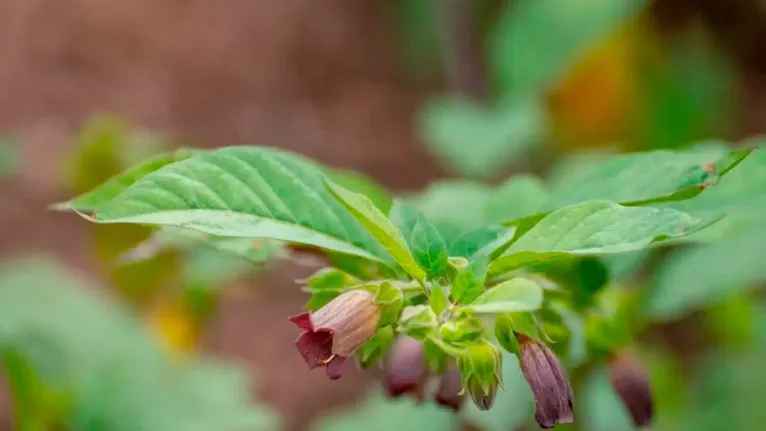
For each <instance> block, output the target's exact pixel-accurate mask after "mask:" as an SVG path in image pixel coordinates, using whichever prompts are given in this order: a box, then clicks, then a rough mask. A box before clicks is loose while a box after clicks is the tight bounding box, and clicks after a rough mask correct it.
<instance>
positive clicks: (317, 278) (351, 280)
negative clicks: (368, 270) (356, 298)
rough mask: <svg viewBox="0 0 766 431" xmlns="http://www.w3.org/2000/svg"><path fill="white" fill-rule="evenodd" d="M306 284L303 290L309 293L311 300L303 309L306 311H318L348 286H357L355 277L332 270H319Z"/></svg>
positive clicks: (357, 282) (357, 281)
mask: <svg viewBox="0 0 766 431" xmlns="http://www.w3.org/2000/svg"><path fill="white" fill-rule="evenodd" d="M306 282H307V284H308V285H307V286H306V287H305V288H304V289H303V290H304V291H306V292H310V293H311V298H310V299H309V301H308V302H307V303H306V305H304V307H303V308H304V309H306V310H318V309H320V308H322V307H323V306H325V305H327V303H329V302H330V301H332V300H333V299H335V297H336V296H338V295H340V294H341V293H343V291H345V290H346V289H348V288H349V287H350V286H353V285H356V284H359V280H358V279H356V278H355V277H353V276H351V275H349V274H347V273H345V272H343V271H340V270H337V269H333V268H323V269H320V270H319V271H317V272H316V273H315V274H314V275H312V276H311V277H310V278H309V279H308V280H306Z"/></svg>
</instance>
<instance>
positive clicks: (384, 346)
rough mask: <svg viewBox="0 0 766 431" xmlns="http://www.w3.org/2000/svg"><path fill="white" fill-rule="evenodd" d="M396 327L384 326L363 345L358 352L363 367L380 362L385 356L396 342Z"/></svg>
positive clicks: (357, 355)
mask: <svg viewBox="0 0 766 431" xmlns="http://www.w3.org/2000/svg"><path fill="white" fill-rule="evenodd" d="M394 338H395V337H394V328H393V327H391V326H383V327H382V328H380V329H378V332H376V333H375V335H374V336H373V337H372V338H370V339H369V340H368V341H367V342H366V343H364V344H363V345H362V347H360V348H359V350H357V352H356V357H357V359H358V360H359V364H360V365H361V366H362V368H367V367H370V366H371V365H374V364H377V363H380V362H381V361H382V360H383V358H385V356H386V353H387V352H388V349H389V348H390V347H391V345H392V344H393V343H394Z"/></svg>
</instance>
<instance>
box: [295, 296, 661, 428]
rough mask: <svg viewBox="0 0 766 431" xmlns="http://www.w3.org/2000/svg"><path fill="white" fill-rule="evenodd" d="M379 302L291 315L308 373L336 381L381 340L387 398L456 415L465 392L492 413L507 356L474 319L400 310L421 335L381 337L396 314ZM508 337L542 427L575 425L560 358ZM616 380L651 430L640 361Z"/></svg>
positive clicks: (348, 301) (621, 362) (624, 364)
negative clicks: (432, 348) (430, 404)
mask: <svg viewBox="0 0 766 431" xmlns="http://www.w3.org/2000/svg"><path fill="white" fill-rule="evenodd" d="M389 292H390V291H389ZM381 296H385V295H380V294H378V295H376V294H374V293H372V292H371V291H369V290H365V289H351V290H347V291H345V292H344V293H341V294H339V295H337V296H335V297H334V298H333V299H332V300H330V301H329V302H327V303H326V304H325V305H324V306H322V307H319V308H318V309H317V310H316V311H310V312H305V313H301V314H299V315H297V316H294V317H292V318H291V319H290V320H291V321H292V322H293V323H295V324H296V325H297V326H298V327H299V328H301V329H302V330H303V332H302V333H301V334H300V335H299V337H298V339H297V340H296V341H295V345H296V346H297V348H298V351H299V353H300V354H301V356H302V357H303V359H304V361H305V362H306V364H307V365H308V366H309V368H317V367H324V368H325V369H326V372H327V375H328V376H329V377H330V378H331V379H337V378H339V377H340V376H341V374H342V370H343V366H344V364H345V363H346V360H347V359H348V358H349V357H350V356H351V355H352V354H354V352H355V351H357V350H359V349H360V348H361V347H362V346H363V345H365V343H367V342H372V341H375V342H376V344H375V345H374V347H375V348H376V349H374V350H371V351H374V352H377V354H379V356H381V358H382V357H383V356H384V352H385V353H387V354H386V355H385V360H384V361H383V367H384V374H383V387H384V389H385V391H386V394H387V395H388V396H389V397H391V398H398V397H402V396H411V397H413V398H414V399H415V400H416V401H417V402H423V401H424V400H425V399H426V398H431V399H433V400H434V401H435V402H436V403H437V404H439V405H441V406H444V407H446V408H449V409H451V410H453V411H454V412H458V411H459V410H460V408H461V406H462V405H463V400H464V398H465V394H466V393H467V395H468V397H470V398H471V400H472V401H473V403H474V404H475V405H476V406H477V407H478V408H479V409H480V410H489V409H490V408H492V407H493V405H494V404H495V398H496V395H497V393H498V390H499V388H501V387H502V367H503V355H502V354H501V352H500V350H499V349H498V348H497V347H496V346H495V344H493V343H491V342H490V341H488V340H487V339H486V338H485V337H483V336H482V335H481V333H480V332H478V333H477V332H476V322H475V321H474V320H472V318H471V317H470V316H462V317H459V318H460V319H463V320H461V321H458V322H455V321H452V320H449V319H451V318H453V317H454V315H455V313H452V312H451V311H450V310H447V311H445V312H444V313H443V315H442V316H437V315H436V314H435V313H433V312H432V310H431V308H429V307H422V306H420V307H411V308H410V309H409V310H408V312H406V313H402V312H401V307H398V308H396V311H397V313H401V314H402V317H401V319H402V320H406V321H407V322H415V323H413V324H412V327H414V328H416V329H417V330H413V331H412V333H413V334H416V335H415V336H410V335H408V334H407V333H406V331H404V332H401V331H392V330H390V331H388V332H379V330H380V329H381V328H379V326H380V325H386V323H385V322H387V321H388V320H389V317H386V316H387V314H390V313H389V311H390V310H387V308H386V305H385V303H383V302H381V301H380V300H379V298H380V297H381ZM388 302H389V303H391V301H388ZM404 316H406V317H404ZM444 316H447V318H446V319H445V318H444ZM382 322H383V323H382ZM389 325H390V323H389ZM429 325H436V326H438V327H439V328H441V330H440V331H438V332H435V333H438V334H440V335H441V336H442V339H441V340H442V341H439V342H438V343H436V344H434V343H433V341H434V340H433V339H431V342H432V344H434V345H437V346H440V348H441V350H443V351H441V350H439V348H437V352H438V353H437V355H436V356H435V358H436V359H437V360H435V361H434V360H433V359H434V358H433V357H432V358H430V359H429V354H428V353H427V347H426V345H427V344H428V342H427V340H429V338H428V336H427V335H424V334H426V333H427V331H426V332H423V331H421V329H423V328H428V327H429ZM440 325H441V326H440ZM388 328H389V329H390V328H391V327H390V326H388ZM456 328H462V329H460V330H457V329H456ZM395 332H396V333H398V335H391V339H390V340H388V341H389V342H388V344H386V343H385V342H383V341H385V340H387V339H386V338H385V337H381V336H380V334H383V333H385V334H389V333H390V334H394V333H395ZM508 334H509V335H508V337H506V338H509V339H511V340H512V344H513V345H514V346H516V347H515V348H510V349H509V348H508V347H506V348H507V349H509V350H513V353H515V354H516V355H517V356H518V360H519V363H520V366H521V370H522V372H523V374H524V377H525V379H526V381H527V383H528V385H529V387H530V388H531V390H532V394H533V395H534V399H535V407H536V408H535V420H536V421H537V423H538V425H539V426H540V427H541V428H552V427H554V426H555V425H556V424H559V423H571V422H573V421H574V403H573V393H572V388H571V386H570V384H569V381H568V379H567V376H566V372H565V369H564V367H563V365H562V363H561V361H560V360H559V358H558V357H557V356H556V355H555V354H554V353H553V351H551V349H550V348H548V346H546V345H545V343H543V342H541V341H539V340H537V339H535V338H533V337H531V336H529V335H526V334H524V333H519V332H515V331H513V330H511V331H509V332H508ZM374 338H378V339H377V340H374ZM382 340H383V341H382ZM501 344H503V345H504V346H505V345H506V344H508V343H503V342H501ZM450 346H451V347H450ZM450 357H453V359H450ZM360 362H361V361H360ZM611 380H612V384H613V386H614V388H615V392H616V393H617V394H618V395H619V397H620V398H621V400H622V401H623V403H624V405H625V407H626V408H627V410H628V411H629V412H630V414H631V417H632V418H633V420H634V422H635V423H636V425H637V426H638V427H643V426H646V425H648V424H649V423H650V422H651V418H652V411H653V409H652V402H651V393H650V390H649V383H648V378H647V375H646V372H645V371H644V370H643V368H642V367H641V365H640V363H639V362H638V361H637V360H636V358H635V357H633V356H631V355H629V354H620V355H617V356H615V357H614V359H613V361H612V362H611ZM433 381H435V382H437V383H438V384H436V385H433V386H431V387H430V389H429V382H433ZM429 390H431V391H432V392H431V393H430V395H429V394H428V391H429Z"/></svg>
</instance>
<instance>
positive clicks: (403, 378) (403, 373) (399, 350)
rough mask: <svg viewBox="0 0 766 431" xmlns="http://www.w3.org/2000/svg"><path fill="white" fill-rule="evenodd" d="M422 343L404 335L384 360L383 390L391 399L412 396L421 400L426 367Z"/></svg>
mask: <svg viewBox="0 0 766 431" xmlns="http://www.w3.org/2000/svg"><path fill="white" fill-rule="evenodd" d="M424 351H425V348H424V346H423V343H422V342H420V341H418V340H416V339H414V338H411V337H408V336H406V335H404V336H401V337H399V338H398V339H397V340H396V342H395V343H394V345H393V347H392V348H391V353H389V355H388V357H387V358H386V365H385V376H384V388H385V390H386V393H387V395H388V396H389V397H391V398H397V397H400V396H402V395H405V394H412V395H413V396H414V397H415V398H416V399H417V400H419V401H422V400H423V391H424V389H425V383H426V379H427V378H428V367H427V366H426V363H425V357H424Z"/></svg>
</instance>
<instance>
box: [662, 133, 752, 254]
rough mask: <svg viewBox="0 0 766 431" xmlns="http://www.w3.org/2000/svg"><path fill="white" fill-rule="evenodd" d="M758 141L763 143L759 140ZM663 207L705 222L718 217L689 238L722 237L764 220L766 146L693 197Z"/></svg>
mask: <svg viewBox="0 0 766 431" xmlns="http://www.w3.org/2000/svg"><path fill="white" fill-rule="evenodd" d="M759 143H760V144H761V145H763V143H762V142H756V144H759ZM661 207H668V208H675V209H678V210H680V211H683V212H686V213H688V214H691V215H693V216H695V217H697V218H699V219H701V220H702V221H703V222H713V221H716V223H715V225H712V226H710V227H709V228H706V229H704V230H703V231H700V232H699V233H697V234H694V235H692V236H691V237H692V238H690V239H705V240H714V239H719V238H721V237H724V236H726V235H729V234H732V233H736V232H737V231H743V230H747V229H748V228H750V227H751V226H752V225H754V224H755V225H757V224H760V223H763V222H764V221H766V215H765V214H766V148H763V147H761V148H758V149H756V150H755V151H753V152H752V153H751V154H750V155H749V156H748V157H747V158H746V159H744V160H743V161H742V162H741V163H740V164H739V165H737V167H736V168H734V169H732V170H731V172H729V173H727V174H726V176H725V177H724V178H721V180H720V181H719V182H718V183H716V184H713V185H711V186H709V187H707V188H706V189H705V190H704V192H702V193H701V194H700V195H699V196H696V197H695V198H694V199H689V200H684V201H678V202H669V203H665V204H663V205H661Z"/></svg>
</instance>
